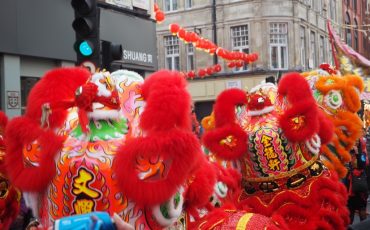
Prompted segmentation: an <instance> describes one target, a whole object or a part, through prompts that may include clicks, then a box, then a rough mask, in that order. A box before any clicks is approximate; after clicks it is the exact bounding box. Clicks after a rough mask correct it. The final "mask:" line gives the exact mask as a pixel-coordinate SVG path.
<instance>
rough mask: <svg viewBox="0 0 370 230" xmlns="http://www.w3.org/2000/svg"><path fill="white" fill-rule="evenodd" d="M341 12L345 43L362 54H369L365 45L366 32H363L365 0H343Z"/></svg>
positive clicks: (366, 43)
mask: <svg viewBox="0 0 370 230" xmlns="http://www.w3.org/2000/svg"><path fill="white" fill-rule="evenodd" d="M342 4H343V7H342V14H343V21H342V24H343V26H344V29H343V33H344V36H343V37H344V40H345V42H346V43H347V45H349V46H351V47H352V48H353V49H354V50H355V51H357V52H358V53H360V54H361V55H363V56H369V54H368V52H367V50H366V46H367V45H368V42H367V41H366V39H367V36H366V33H363V32H362V31H363V29H365V28H363V25H365V24H366V22H365V20H368V19H366V10H367V7H366V1H363V0H343V2H342Z"/></svg>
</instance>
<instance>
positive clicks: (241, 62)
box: [235, 61, 244, 68]
mask: <svg viewBox="0 0 370 230" xmlns="http://www.w3.org/2000/svg"><path fill="white" fill-rule="evenodd" d="M243 65H244V62H243V61H237V62H235V66H236V67H237V68H240V67H243Z"/></svg>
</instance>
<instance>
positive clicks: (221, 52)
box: [216, 47, 225, 58]
mask: <svg viewBox="0 0 370 230" xmlns="http://www.w3.org/2000/svg"><path fill="white" fill-rule="evenodd" d="M216 54H217V56H220V57H222V58H224V57H225V49H224V48H222V47H218V48H217V49H216Z"/></svg>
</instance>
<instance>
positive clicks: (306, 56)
mask: <svg viewBox="0 0 370 230" xmlns="http://www.w3.org/2000/svg"><path fill="white" fill-rule="evenodd" d="M157 3H158V5H159V7H160V8H161V9H162V10H163V11H164V12H165V14H166V18H165V21H164V22H163V23H161V24H160V25H158V26H157V45H158V63H159V67H160V68H170V69H177V70H180V71H187V70H189V69H195V70H196V69H199V68H204V67H206V66H209V65H210V64H212V63H214V58H213V57H211V56H210V55H209V54H208V53H205V52H201V51H197V50H195V49H194V48H193V47H192V45H191V44H185V43H183V42H181V41H179V40H178V39H177V38H176V36H172V35H171V33H170V31H169V30H168V26H169V24H171V23H177V24H179V25H180V26H181V27H183V28H185V29H186V30H187V31H195V32H197V33H199V34H200V35H201V36H202V37H205V38H208V39H210V40H212V41H213V42H214V43H215V44H217V45H218V46H219V47H224V48H226V49H228V50H239V51H244V52H247V53H252V52H257V53H258V54H259V59H258V60H257V61H256V62H255V63H252V64H250V65H248V66H245V67H243V68H238V69H236V68H233V69H230V68H228V67H227V62H225V61H224V60H223V59H220V58H218V60H217V62H218V63H219V64H221V66H222V72H220V73H219V74H217V75H215V76H211V77H207V78H204V79H194V80H190V81H189V90H190V93H191V95H192V97H193V100H194V102H195V107H196V111H197V115H198V118H202V117H203V116H204V115H205V114H209V113H210V110H211V109H212V104H213V101H214V100H215V98H216V97H217V95H218V94H219V93H220V92H221V91H222V90H224V89H226V88H228V87H239V88H242V89H246V88H248V89H250V88H252V87H253V86H255V85H256V84H258V83H260V82H261V81H263V80H264V79H265V78H266V77H268V76H273V77H274V78H275V79H277V78H278V76H280V75H281V74H283V73H284V72H289V71H303V70H308V69H313V68H317V67H318V66H319V64H320V63H323V62H332V61H331V46H330V45H329V40H328V33H327V27H326V20H327V19H330V20H332V21H333V22H336V23H338V22H341V21H342V19H341V15H342V13H341V12H342V9H341V1H337V0H330V1H328V0H293V1H291V0H233V1H229V0H217V1H210V0H158V1H157Z"/></svg>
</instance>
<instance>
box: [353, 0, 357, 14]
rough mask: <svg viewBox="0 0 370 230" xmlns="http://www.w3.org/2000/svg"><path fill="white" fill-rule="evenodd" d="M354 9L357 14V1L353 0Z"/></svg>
mask: <svg viewBox="0 0 370 230" xmlns="http://www.w3.org/2000/svg"><path fill="white" fill-rule="evenodd" d="M352 7H353V11H355V12H357V0H353V2H352Z"/></svg>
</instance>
